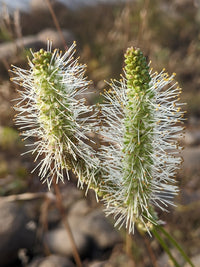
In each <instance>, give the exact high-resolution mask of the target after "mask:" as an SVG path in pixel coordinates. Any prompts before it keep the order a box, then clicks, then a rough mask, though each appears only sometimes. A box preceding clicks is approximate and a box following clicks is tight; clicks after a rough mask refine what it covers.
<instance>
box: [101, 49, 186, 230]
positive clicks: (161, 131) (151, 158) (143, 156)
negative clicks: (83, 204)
mask: <svg viewBox="0 0 200 267" xmlns="http://www.w3.org/2000/svg"><path fill="white" fill-rule="evenodd" d="M124 73H125V75H124V77H123V76H122V79H121V80H120V81H111V83H110V86H111V88H110V89H109V90H108V91H105V93H104V96H105V99H106V100H105V104H102V105H101V114H102V118H103V120H104V123H103V126H102V127H101V136H102V138H103V140H104V141H105V142H106V143H107V144H108V145H106V143H105V144H104V145H102V147H101V151H100V157H101V161H102V168H103V171H102V180H103V181H104V186H103V188H102V191H103V192H104V199H105V202H106V205H107V207H106V212H107V214H114V216H115V218H116V225H120V226H121V225H123V224H125V225H126V227H127V228H128V230H129V232H134V225H135V224H137V226H138V227H140V226H141V227H142V229H146V230H147V231H148V232H149V231H150V229H151V227H152V226H153V225H154V224H157V223H159V221H158V218H157V215H156V212H155V211H154V207H158V208H160V209H161V210H167V208H168V206H169V205H173V197H174V195H176V194H177V192H178V188H177V186H176V185H175V184H176V182H175V179H174V176H175V173H176V170H177V168H178V166H179V164H180V163H181V161H182V159H181V157H180V155H179V152H180V151H179V150H180V149H181V147H180V146H179V144H178V141H177V139H178V138H179V137H180V135H181V132H182V129H183V127H182V125H181V123H182V118H183V116H184V111H181V105H182V104H181V103H179V95H180V93H181V89H180V88H179V86H178V84H177V83H176V82H174V76H175V74H172V75H171V76H169V75H168V74H167V73H165V71H164V70H163V71H161V73H156V72H155V73H153V72H152V70H150V69H149V65H148V64H147V63H146V59H145V57H144V56H143V54H142V52H141V51H140V50H138V49H134V48H129V49H128V50H127V52H126V54H125V70H124Z"/></svg>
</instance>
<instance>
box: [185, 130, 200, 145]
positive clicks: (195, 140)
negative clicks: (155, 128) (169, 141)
mask: <svg viewBox="0 0 200 267" xmlns="http://www.w3.org/2000/svg"><path fill="white" fill-rule="evenodd" d="M181 142H182V143H183V144H184V145H186V146H196V145H199V144H200V130H195V131H194V130H193V131H186V133H185V136H184V138H183V139H182V140H181Z"/></svg>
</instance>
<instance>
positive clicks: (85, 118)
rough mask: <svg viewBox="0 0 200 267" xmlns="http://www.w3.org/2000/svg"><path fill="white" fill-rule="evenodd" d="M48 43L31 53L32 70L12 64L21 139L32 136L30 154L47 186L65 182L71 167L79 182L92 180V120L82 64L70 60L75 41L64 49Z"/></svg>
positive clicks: (93, 164)
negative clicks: (86, 96)
mask: <svg viewBox="0 0 200 267" xmlns="http://www.w3.org/2000/svg"><path fill="white" fill-rule="evenodd" d="M51 47H52V44H51V42H48V46H47V51H45V50H43V49H41V50H40V51H38V52H35V53H32V55H33V59H32V60H29V65H30V69H29V70H24V69H20V68H18V67H14V68H13V71H12V72H13V73H14V75H15V77H13V78H12V80H13V81H14V82H15V83H18V84H19V85H20V86H21V89H20V90H19V93H20V97H19V99H17V104H16V106H15V109H16V111H18V114H17V116H16V124H17V125H19V126H20V130H22V131H23V132H22V135H23V136H24V139H27V138H29V137H34V138H35V141H34V142H33V143H32V144H31V145H32V146H33V148H32V149H30V150H29V151H28V152H31V153H33V154H34V153H36V154H37V156H36V160H37V159H38V158H39V157H40V156H41V157H40V161H39V163H38V165H37V167H36V168H39V176H40V178H41V180H42V181H44V182H47V183H48V186H49V187H50V185H51V183H52V179H56V181H57V182H58V180H59V179H60V180H62V181H63V182H64V176H65V174H64V170H65V172H66V175H67V177H68V178H69V176H68V170H73V171H74V173H75V174H76V175H77V177H78V185H79V186H80V187H83V184H84V183H87V184H88V187H89V186H91V184H95V173H96V170H97V166H98V159H97V158H96V157H95V152H94V150H93V149H92V146H91V142H90V141H89V138H88V135H91V133H92V128H93V126H94V125H95V124H96V121H95V119H94V114H93V113H92V111H93V108H92V107H89V106H87V105H86V104H85V101H86V100H85V98H84V94H85V92H86V90H88V85H89V83H90V82H89V81H87V80H86V78H84V73H85V67H86V66H85V65H81V64H79V63H78V59H74V58H73V55H74V53H75V50H74V47H75V43H74V44H73V45H72V46H71V47H70V48H69V49H68V50H67V51H66V52H65V53H64V54H62V52H61V51H59V50H57V49H55V50H54V51H53V52H52V48H51ZM86 142H87V143H86Z"/></svg>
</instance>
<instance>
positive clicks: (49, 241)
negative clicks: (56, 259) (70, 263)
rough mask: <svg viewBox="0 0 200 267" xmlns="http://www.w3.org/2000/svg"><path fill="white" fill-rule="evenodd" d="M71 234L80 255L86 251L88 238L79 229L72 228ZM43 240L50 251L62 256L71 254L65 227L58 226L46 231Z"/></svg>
mask: <svg viewBox="0 0 200 267" xmlns="http://www.w3.org/2000/svg"><path fill="white" fill-rule="evenodd" d="M71 230H72V234H73V237H74V240H75V243H76V246H77V249H78V252H79V254H80V255H84V254H85V253H87V251H88V248H89V245H90V244H89V239H88V238H87V236H86V235H85V234H84V233H82V232H81V231H79V229H78V228H77V229H74V228H72V229H71ZM44 242H45V244H46V245H47V247H48V248H49V250H50V251H51V252H52V253H56V254H59V255H63V256H72V255H73V253H72V245H71V242H70V240H69V237H68V234H67V232H66V229H65V228H64V227H63V226H60V227H58V228H56V229H54V230H51V231H49V232H47V233H46V234H45V235H44Z"/></svg>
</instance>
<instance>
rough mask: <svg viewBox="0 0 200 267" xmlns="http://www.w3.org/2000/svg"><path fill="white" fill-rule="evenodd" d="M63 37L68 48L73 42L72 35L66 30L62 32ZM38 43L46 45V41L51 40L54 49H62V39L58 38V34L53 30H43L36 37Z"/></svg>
mask: <svg viewBox="0 0 200 267" xmlns="http://www.w3.org/2000/svg"><path fill="white" fill-rule="evenodd" d="M62 34H63V37H64V39H65V41H66V44H67V45H68V46H70V45H71V44H72V43H73V41H74V35H73V34H72V33H71V32H70V31H68V30H62ZM37 37H38V41H39V42H41V43H43V44H45V45H46V43H47V40H48V39H49V40H52V42H53V47H55V48H63V43H62V39H61V37H60V34H59V33H58V32H57V31H55V30H53V29H45V30H43V31H41V32H40V33H39V34H38V35H37Z"/></svg>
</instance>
